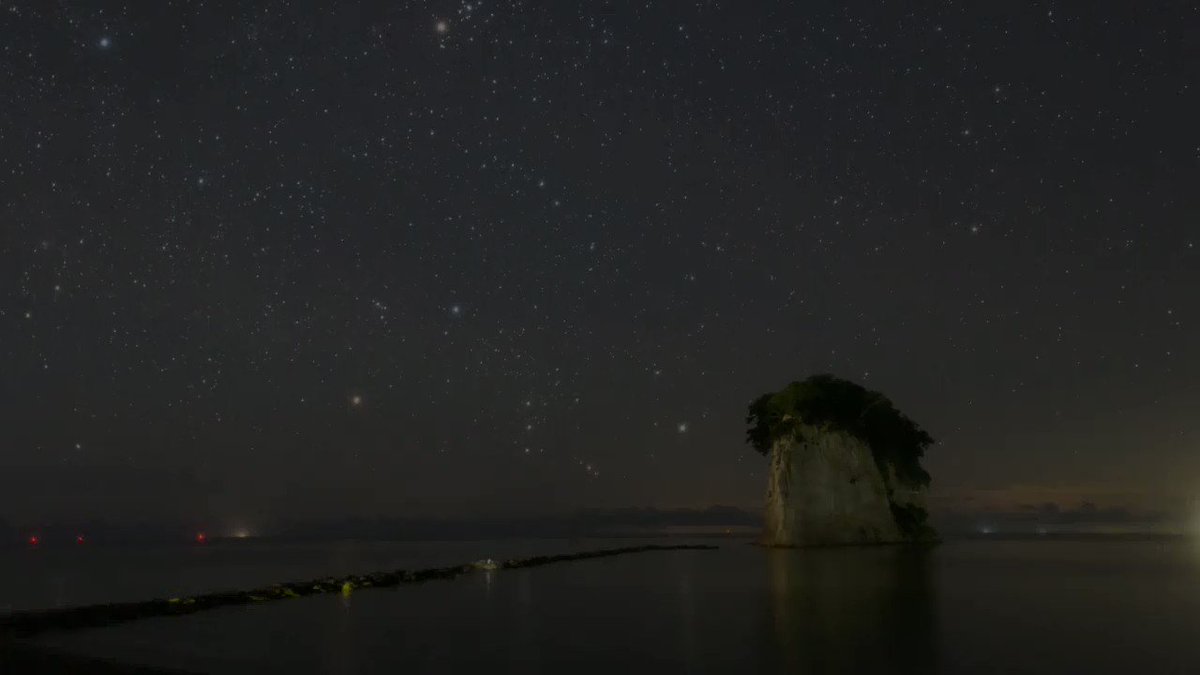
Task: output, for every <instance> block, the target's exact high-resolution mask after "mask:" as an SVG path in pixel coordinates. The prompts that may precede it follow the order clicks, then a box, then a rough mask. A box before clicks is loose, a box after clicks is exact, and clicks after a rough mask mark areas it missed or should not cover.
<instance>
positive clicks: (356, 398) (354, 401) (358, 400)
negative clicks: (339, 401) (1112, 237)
mask: <svg viewBox="0 0 1200 675" xmlns="http://www.w3.org/2000/svg"><path fill="white" fill-rule="evenodd" d="M362 403H363V397H362V395H361V394H355V395H353V396H351V397H350V405H352V406H355V407H358V406H360V405H362Z"/></svg>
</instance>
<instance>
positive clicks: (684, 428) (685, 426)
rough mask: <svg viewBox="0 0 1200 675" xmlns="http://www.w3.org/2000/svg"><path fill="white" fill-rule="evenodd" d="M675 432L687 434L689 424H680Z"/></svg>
mask: <svg viewBox="0 0 1200 675" xmlns="http://www.w3.org/2000/svg"><path fill="white" fill-rule="evenodd" d="M675 430H676V431H678V432H679V433H681V434H686V433H687V430H688V423H687V422H680V423H679V424H678V425H676V426H675Z"/></svg>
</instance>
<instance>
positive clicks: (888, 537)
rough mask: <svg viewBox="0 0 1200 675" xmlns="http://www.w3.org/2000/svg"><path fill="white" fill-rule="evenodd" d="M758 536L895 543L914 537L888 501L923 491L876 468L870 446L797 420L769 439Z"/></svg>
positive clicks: (917, 500) (785, 542)
mask: <svg viewBox="0 0 1200 675" xmlns="http://www.w3.org/2000/svg"><path fill="white" fill-rule="evenodd" d="M770 454H771V467H770V473H769V476H768V482H767V508H766V516H765V531H764V533H763V543H764V544H766V545H768V546H822V545H836V544H878V543H899V542H904V541H911V540H913V539H915V538H916V536H915V535H914V533H913V532H911V531H906V530H911V528H909V527H906V523H899V522H897V514H896V512H895V510H894V509H893V505H896V506H899V507H909V506H918V507H919V506H920V505H921V502H922V495H921V491H920V490H919V489H917V488H915V487H914V486H911V485H904V484H901V483H900V482H899V481H898V480H897V478H896V474H895V472H894V471H892V470H891V467H888V470H887V471H886V472H884V471H880V469H879V465H878V464H877V463H876V462H875V459H874V456H873V455H872V453H871V449H870V447H868V446H867V444H866V443H865V442H863V441H862V440H860V439H858V438H856V437H854V436H852V435H850V434H848V433H846V432H843V431H831V430H822V429H817V428H815V427H812V426H807V425H805V426H802V427H801V428H800V430H799V432H798V433H797V434H795V436H794V437H789V438H781V439H777V440H776V441H775V442H774V444H773V445H772V447H771V453H770Z"/></svg>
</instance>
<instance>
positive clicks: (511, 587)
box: [39, 540, 1200, 675]
mask: <svg viewBox="0 0 1200 675" xmlns="http://www.w3.org/2000/svg"><path fill="white" fill-rule="evenodd" d="M642 543H645V542H642ZM674 543H678V542H674ZM440 546H441V545H440V544H429V545H428V547H429V550H428V551H426V552H425V553H423V554H422V555H425V556H426V557H430V556H432V557H434V558H436V557H447V553H446V551H445V550H442V549H440V548H438V547H440ZM559 546H561V544H556V543H555V542H549V543H547V544H546V548H547V549H548V550H553V549H554V548H557V547H559ZM489 548H494V547H489ZM451 553H452V554H453V556H454V557H455V558H457V559H460V560H461V559H464V558H462V557H461V553H462V551H453V552H451ZM482 554H483V555H476V556H474V557H476V558H478V557H484V556H487V557H497V554H496V552H495V550H488V551H484V552H482ZM466 559H470V558H466ZM1197 616H1200V550H1198V549H1197V548H1195V547H1194V546H1193V545H1192V544H1190V543H1189V542H1185V541H1179V540H1163V541H1123V540H1103V541H1049V540H1037V541H1001V540H996V541H976V542H957V543H949V544H945V545H942V546H939V547H936V548H933V549H928V550H921V549H908V548H900V547H871V548H840V549H794V550H773V549H763V548H759V547H756V546H750V545H747V544H743V543H740V542H723V545H722V548H721V549H720V550H719V551H669V552H660V553H647V554H637V555H629V556H617V557H614V558H606V559H596V560H590V561H579V562H572V563H563V564H556V565H547V566H545V567H539V568H533V569H528V570H504V571H500V572H496V573H494V574H492V575H485V574H479V575H469V576H465V577H462V578H459V579H456V580H454V581H449V582H430V583H427V584H418V585H413V586H404V587H398V588H394V589H383V590H380V589H375V590H369V589H364V590H355V591H354V592H353V593H351V594H350V596H349V597H348V598H345V597H342V596H341V595H324V596H312V597H308V598H302V599H298V600H288V601H285V602H277V603H267V604H264V605H261V606H251V607H245V608H242V607H238V608H227V609H222V610H217V611H212V612H202V613H199V614H195V615H191V616H187V617H180V618H166V619H153V620H149V621H141V622H134V623H130V624H126V625H120V626H114V627H111V628H103V629H96V630H87V631H79V632H75V633H62V634H55V635H50V636H46V637H45V638H43V639H40V640H39V641H40V642H41V643H42V644H44V645H47V646H52V647H57V648H60V649H64V650H66V651H71V652H75V653H79V654H86V655H92V656H102V657H109V658H117V659H121V660H126V661H129V662H132V663H142V664H147V665H154V666H161V667H165V668H176V669H182V670H187V671H189V672H196V673H222V674H223V675H236V674H237V673H254V674H255V675H260V674H262V673H287V674H289V675H296V674H302V673H347V674H349V673H356V674H357V673H361V674H367V673H396V672H405V673H447V672H471V671H475V672H487V673H489V674H493V675H494V674H495V673H506V672H507V673H521V674H522V675H524V674H526V673H539V672H545V673H570V674H571V675H584V674H588V673H597V674H601V673H602V674H604V675H610V674H611V673H614V672H616V673H622V674H625V673H642V672H650V673H655V674H656V675H663V674H666V673H870V674H871V675H874V674H876V673H922V674H925V673H938V674H940V675H951V674H957V673H971V674H974V673H989V672H990V673H1017V672H1019V673H1047V674H1050V673H1053V674H1055V675H1058V674H1060V673H1088V674H1089V675H1108V674H1110V673H1111V674H1113V675H1117V674H1121V675H1124V674H1126V673H1130V672H1137V673H1154V674H1155V675H1157V674H1159V673H1179V674H1180V675H1184V674H1186V675H1194V674H1195V673H1200V640H1196V638H1195V634H1196V630H1195V626H1196V617H1197Z"/></svg>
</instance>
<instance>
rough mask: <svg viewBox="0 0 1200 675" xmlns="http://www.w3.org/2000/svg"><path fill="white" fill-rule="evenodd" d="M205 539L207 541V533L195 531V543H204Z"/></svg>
mask: <svg viewBox="0 0 1200 675" xmlns="http://www.w3.org/2000/svg"><path fill="white" fill-rule="evenodd" d="M206 541H208V535H207V534H204V533H203V532H197V533H196V543H197V544H203V543H204V542H206Z"/></svg>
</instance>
